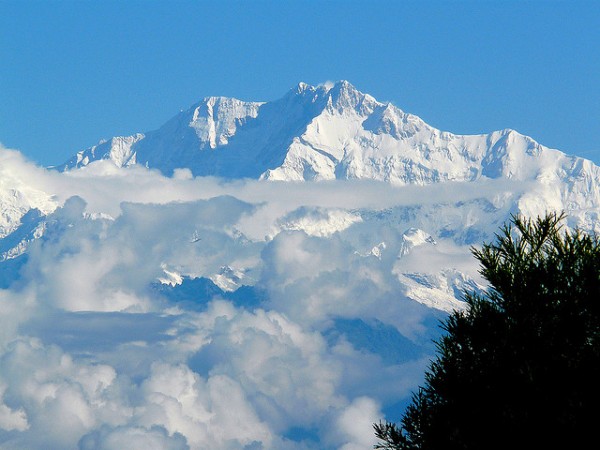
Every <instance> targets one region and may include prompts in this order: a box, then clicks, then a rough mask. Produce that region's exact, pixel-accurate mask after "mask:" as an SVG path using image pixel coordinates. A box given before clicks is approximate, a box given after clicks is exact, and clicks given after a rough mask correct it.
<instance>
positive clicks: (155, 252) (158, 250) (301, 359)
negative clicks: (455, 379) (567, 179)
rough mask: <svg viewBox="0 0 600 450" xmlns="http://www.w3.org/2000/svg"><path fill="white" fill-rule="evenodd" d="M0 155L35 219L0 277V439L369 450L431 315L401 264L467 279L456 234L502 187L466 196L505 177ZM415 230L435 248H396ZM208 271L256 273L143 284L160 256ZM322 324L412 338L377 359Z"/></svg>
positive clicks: (413, 378) (186, 270)
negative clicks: (166, 290) (168, 287)
mask: <svg viewBox="0 0 600 450" xmlns="http://www.w3.org/2000/svg"><path fill="white" fill-rule="evenodd" d="M0 158H2V163H3V164H4V166H1V167H0V171H2V173H5V174H7V178H5V180H9V178H8V174H10V183H12V186H14V189H22V190H23V192H25V193H26V194H27V195H26V201H25V202H24V203H23V204H22V205H21V206H23V205H24V206H23V209H24V210H26V209H27V208H29V207H32V206H35V205H36V202H37V203H39V204H40V205H42V206H43V205H45V207H46V210H45V212H47V213H48V214H49V215H48V217H47V223H46V231H45V235H44V237H43V238H42V239H39V240H37V241H36V242H34V243H31V244H27V245H28V246H29V247H28V252H27V255H26V257H23V258H22V259H21V260H19V263H18V265H16V266H15V267H17V269H15V274H18V276H17V275H15V276H16V280H15V282H14V283H13V284H11V285H10V289H4V290H0V367H2V370H1V371H0V447H6V448H31V449H38V448H39V449H41V448H49V447H52V448H77V447H78V446H79V448H82V449H88V448H100V449H117V448H142V447H143V448H144V449H147V448H148V449H152V448H166V449H183V448H188V447H189V448H191V449H200V448H208V447H210V448H224V449H229V448H231V449H234V448H244V447H245V446H248V448H273V449H275V448H276V449H280V448H284V449H285V448H289V449H300V448H346V449H352V448H359V447H361V446H362V448H368V447H369V446H371V445H372V443H373V435H372V430H371V425H370V424H371V423H372V422H373V421H377V420H378V419H379V418H381V417H383V412H384V411H385V409H386V407H389V406H390V405H393V404H395V403H397V402H399V401H401V400H403V399H406V398H407V397H408V396H409V395H410V390H411V388H413V387H414V386H415V384H416V383H418V382H420V381H421V376H422V370H423V368H424V367H425V366H426V362H427V354H428V353H427V352H428V351H430V349H428V347H427V346H428V345H429V340H430V335H431V328H430V327H431V325H430V323H433V324H434V326H435V323H436V322H435V319H437V318H438V317H440V315H441V313H439V312H437V311H433V310H431V309H429V308H427V307H425V306H423V305H420V304H418V303H417V302H414V301H411V300H409V299H408V298H407V295H405V294H406V292H405V288H406V286H403V285H402V284H401V283H400V281H399V279H400V276H399V274H401V273H403V271H405V270H409V269H410V270H413V271H425V272H427V271H433V272H436V271H438V270H441V269H443V268H445V267H446V264H447V263H448V261H449V260H451V261H452V264H451V265H452V267H455V268H457V269H459V270H462V271H465V272H466V273H472V272H474V270H475V267H474V266H473V265H472V263H470V262H469V261H470V256H469V252H468V246H465V245H462V244H463V242H466V241H467V240H468V238H469V236H472V234H469V233H481V235H485V233H488V232H489V231H490V229H491V228H492V227H490V228H489V229H488V228H486V227H484V226H483V225H482V226H479V225H478V223H479V222H478V220H480V222H481V223H484V222H485V223H487V222H486V221H485V220H483V219H481V217H482V216H481V215H482V214H483V215H485V214H490V215H492V216H493V217H494V219H495V220H496V219H498V218H500V217H502V214H504V213H505V212H506V211H508V210H509V209H510V208H511V205H512V203H511V202H512V201H513V200H514V199H515V198H517V197H518V193H515V194H514V195H512V196H511V195H509V196H506V197H503V198H504V199H505V202H504V203H502V202H501V203H502V204H501V205H499V209H498V210H493V208H491V209H490V211H492V212H487V211H484V210H483V209H482V208H481V205H480V204H478V203H477V202H476V201H475V199H478V198H489V199H490V201H492V200H493V199H494V198H495V196H497V193H498V191H499V190H500V191H501V190H502V189H504V188H505V187H506V186H507V185H506V184H503V183H502V182H491V181H489V182H488V181H484V182H482V183H480V184H479V185H478V188H479V189H477V190H474V189H473V187H472V186H468V187H467V186H464V185H459V184H457V185H452V188H451V189H450V188H449V186H451V185H446V186H444V187H439V186H430V187H420V188H415V187H404V188H399V187H390V186H389V185H383V184H378V183H357V182H347V183H344V182H340V183H305V184H294V183H285V184H283V183H268V182H257V181H248V180H243V181H234V182H229V181H224V180H218V179H212V178H192V177H190V174H189V173H188V172H187V171H185V170H181V171H178V172H177V174H176V176H175V177H174V178H172V179H169V178H165V177H163V176H162V175H160V174H159V173H157V172H153V171H149V170H146V169H143V168H139V167H133V168H129V169H117V168H116V167H114V165H112V164H110V163H106V162H97V163H93V164H91V165H90V166H88V167H86V168H85V169H83V170H80V171H73V172H71V173H68V174H60V173H57V172H51V171H46V170H42V169H40V168H37V167H35V166H33V165H32V164H30V163H28V162H27V161H25V160H24V159H23V157H22V156H21V155H20V154H19V153H17V152H10V151H7V150H1V149H0ZM0 182H1V179H0ZM8 188H9V187H7V186H4V185H2V184H0V198H7V197H6V195H5V194H6V189H8ZM517 189H520V188H519V187H517ZM32 193H36V194H35V195H33V194H32ZM40 193H41V194H40ZM44 193H48V194H52V195H46V194H44ZM349 193H351V195H349ZM11 195H12V194H11ZM17 197H18V196H17ZM23 198H25V197H23ZM459 201H460V202H462V203H460V205H459V206H456V203H457V202H459ZM44 202H46V203H44ZM57 205H58V206H60V207H59V208H58V209H56V211H54V208H56V206H57ZM52 211H54V212H52ZM448 211H453V213H452V214H449V213H448ZM494 214H495V215H494ZM485 217H487V216H485ZM485 217H484V218H485ZM354 219H356V220H354ZM467 219H468V220H470V221H471V222H469V223H472V224H474V225H473V227H472V229H466V228H465V226H464V224H465V222H466V220H467ZM428 224H429V226H430V227H431V229H426V230H425V231H426V232H428V233H431V234H434V235H435V238H436V240H438V245H437V246H436V247H435V248H431V249H429V248H427V249H426V248H423V249H421V248H420V247H419V248H417V249H415V251H414V252H412V253H411V254H409V255H407V256H406V257H404V258H403V259H401V260H398V259H397V257H398V255H399V252H400V248H401V245H402V235H403V233H404V231H405V230H406V229H408V228H409V227H423V226H427V225H428ZM13 225H14V226H18V222H14V223H13ZM321 228H322V229H321ZM444 233H445V235H446V236H447V238H444V237H443V236H439V235H441V234H444ZM382 242H384V243H385V246H380V250H381V252H380V254H379V255H378V257H375V256H368V255H369V252H370V251H371V249H372V248H373V247H375V246H377V245H379V244H380V243H382ZM223 266H230V267H233V268H235V269H241V270H244V271H245V273H246V275H247V279H248V280H252V281H251V282H252V283H255V286H254V287H250V288H247V290H246V291H244V290H241V291H239V292H245V294H240V293H239V292H238V293H234V294H231V296H230V297H229V298H230V300H227V299H224V298H219V296H217V298H212V297H211V295H210V294H207V292H209V291H207V292H204V291H201V289H203V288H201V287H198V288H197V289H198V290H199V291H198V292H197V293H196V292H195V291H194V289H192V288H189V290H188V291H186V295H187V296H189V297H190V296H191V297H190V298H188V303H186V302H179V303H178V302H174V301H170V300H168V299H167V298H165V297H163V296H161V295H160V294H159V292H158V291H157V290H156V289H155V288H153V287H152V283H153V282H156V281H157V280H158V279H159V278H160V277H164V270H165V268H167V270H169V271H171V272H173V273H174V274H177V276H178V277H181V279H182V280H183V283H184V284H185V283H186V280H187V278H186V277H205V278H209V277H211V276H214V274H216V273H219V271H220V270H221V267H223ZM1 267H3V266H0V270H2V269H1ZM436 273H437V272H436ZM198 286H200V285H198ZM178 292H181V291H178ZM227 295H230V294H227ZM235 295H239V296H242V295H247V296H249V297H252V296H254V297H252V298H253V301H254V303H252V302H249V303H248V302H247V303H245V302H244V298H241V299H240V298H239V297H235ZM221 296H226V294H221ZM340 320H348V321H352V320H358V321H360V323H361V324H362V325H361V326H362V327H363V328H360V330H363V329H367V330H372V334H371V336H375V337H377V336H380V334H377V330H376V329H375V328H369V327H374V325H373V324H374V323H381V324H382V325H381V326H385V327H388V328H386V330H387V331H386V332H388V334H390V335H394V336H396V337H397V340H398V341H401V340H402V339H404V340H405V341H406V346H407V348H408V347H410V346H414V347H415V348H417V349H418V350H419V351H415V352H414V353H413V354H410V355H407V356H406V357H404V358H396V360H394V359H393V358H391V357H386V352H388V353H389V352H390V350H393V349H389V348H386V345H387V344H386V343H382V346H381V348H378V347H377V346H376V345H367V344H368V342H366V340H367V339H366V338H365V339H362V340H360V339H353V337H352V336H348V334H351V332H352V329H349V330H350V331H348V330H347V331H346V332H345V333H346V334H344V333H340V332H338V331H336V330H337V329H336V327H338V323H339V321H340ZM376 321H379V322H376ZM349 323H354V322H349ZM365 327H366V328H365ZM357 330H358V328H357ZM373 330H374V331H373ZM363 331H364V330H363ZM361 332H362V331H361ZM405 341H402V342H405ZM392 344H393V345H395V344H394V343H391V344H389V345H392ZM411 348H412V347H411ZM136 446H137V447H136Z"/></svg>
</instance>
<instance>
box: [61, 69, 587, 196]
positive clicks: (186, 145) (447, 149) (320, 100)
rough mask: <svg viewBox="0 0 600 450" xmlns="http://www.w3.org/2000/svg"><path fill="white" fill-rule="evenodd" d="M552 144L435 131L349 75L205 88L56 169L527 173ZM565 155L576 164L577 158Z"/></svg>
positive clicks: (394, 176) (355, 175)
mask: <svg viewBox="0 0 600 450" xmlns="http://www.w3.org/2000/svg"><path fill="white" fill-rule="evenodd" d="M554 151H556V152H558V151H557V150H551V149H549V148H547V147H544V146H543V145H541V144H539V143H537V142H536V141H535V140H533V139H532V138H530V137H528V136H524V135H522V134H520V133H518V132H516V131H515V130H511V129H504V130H501V131H494V132H491V133H488V134H480V135H458V134H453V133H450V132H447V131H441V130H438V129H436V128H434V127H432V126H430V125H428V124H427V123H425V122H424V121H423V120H422V119H421V118H419V117H418V116H415V115H413V114H410V113H405V112H404V111H402V110H401V109H400V108H398V107H396V106H394V105H393V104H392V103H389V102H388V103H382V102H378V101H377V100H376V99H375V98H373V97H372V96H370V95H369V94H364V93H362V92H360V91H358V90H357V89H356V88H355V87H354V86H353V85H352V84H350V83H349V82H347V81H339V82H337V83H335V84H334V85H332V86H331V85H318V86H311V85H308V84H306V83H302V82H301V83H299V84H298V85H297V86H296V87H295V88H292V89H290V90H289V91H288V93H287V94H286V95H284V96H283V97H282V98H280V99H278V100H275V101H271V102H247V101H242V100H237V99H234V98H227V97H205V98H204V99H203V100H202V101H200V102H198V103H195V104H194V105H192V106H191V107H190V108H188V109H187V110H185V111H182V112H180V113H179V114H177V115H176V116H174V117H173V118H172V119H170V120H169V121H167V122H166V123H165V124H164V125H163V126H162V127H160V128H159V129H157V130H154V131H150V132H147V133H144V134H142V133H137V134H134V135H132V136H122V137H114V138H112V139H110V140H107V141H104V142H101V143H100V144H98V145H96V146H92V147H90V148H88V149H85V150H82V151H80V152H78V153H77V154H76V155H74V156H73V157H72V158H71V159H70V160H68V161H67V162H65V163H64V164H62V165H61V166H58V168H59V169H60V170H72V169H75V168H79V167H83V166H86V165H87V164H89V163H90V162H93V161H95V160H98V159H110V160H111V161H113V162H114V163H115V165H117V166H119V167H123V166H128V165H131V164H142V165H145V166H147V167H150V168H155V169H158V170H160V171H161V172H162V173H164V174H165V175H172V173H173V171H174V170H175V169H177V168H189V169H190V170H191V171H192V173H193V174H194V175H195V176H203V175H215V176H220V177H224V178H260V179H268V180H281V181H309V180H333V179H373V180H379V181H385V182H390V183H393V184H429V183H433V182H439V181H471V180H474V179H477V178H479V177H481V176H486V177H489V178H497V177H507V178H511V177H514V176H516V177H518V178H520V179H522V176H520V175H521V172H522V171H523V170H524V169H528V168H529V166H531V165H533V166H535V163H529V161H532V158H536V157H539V156H541V155H542V154H543V153H546V152H554ZM561 155H562V153H561ZM557 156H558V154H557ZM565 157H566V158H567V159H568V160H569V161H572V162H573V164H572V165H574V163H575V161H576V159H577V158H576V157H569V156H566V155H565ZM523 159H528V163H527V164H525V165H523V164H522V163H523ZM563 165H564V164H563ZM566 170H568V167H567V168H566ZM523 175H530V174H523ZM535 175H537V174H535Z"/></svg>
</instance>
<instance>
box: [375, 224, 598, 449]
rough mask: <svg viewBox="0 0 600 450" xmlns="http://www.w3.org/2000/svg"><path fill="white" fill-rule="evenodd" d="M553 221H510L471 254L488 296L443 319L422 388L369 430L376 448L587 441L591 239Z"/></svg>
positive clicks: (594, 417)
mask: <svg viewBox="0 0 600 450" xmlns="http://www.w3.org/2000/svg"><path fill="white" fill-rule="evenodd" d="M562 218H563V217H562V216H557V215H556V214H552V215H548V216H546V217H544V218H538V219H537V220H534V221H531V220H525V219H523V218H521V217H513V219H512V221H511V223H509V224H507V225H505V226H504V227H503V228H502V229H501V232H500V234H498V235H497V236H496V241H495V242H494V243H491V244H485V245H484V246H483V248H482V249H481V250H473V253H474V255H475V257H476V258H477V259H478V260H479V262H480V264H481V269H480V272H481V274H482V275H483V276H484V277H485V279H486V280H487V281H488V282H489V284H490V289H489V290H488V291H487V292H486V293H485V294H483V295H479V294H476V293H472V292H471V293H466V294H465V300H466V302H467V303H468V309H466V310H465V311H461V312H458V311H457V312H454V313H452V314H451V315H450V316H449V318H448V319H447V320H446V321H445V323H444V324H443V329H444V331H445V334H444V336H443V337H442V338H441V339H440V340H439V341H438V342H437V357H436V359H435V360H434V361H433V362H432V363H431V365H430V367H429V369H428V371H427V372H426V374H425V382H424V386H423V387H421V388H420V389H419V391H418V392H417V393H416V394H415V395H414V396H413V399H412V402H411V404H410V405H409V406H408V408H407V409H406V411H405V414H404V416H403V418H402V420H401V423H400V424H399V425H396V424H393V423H379V424H375V425H374V427H375V433H376V435H377V437H378V438H379V439H380V443H379V444H377V445H376V446H375V448H379V449H423V450H429V449H447V450H451V449H477V450H486V449H496V448H497V449H500V448H502V449H516V448H528V449H553V448H563V449H576V448H577V449H578V448H591V446H595V445H597V444H593V442H597V432H598V421H599V419H600V413H599V411H600V409H599V408H600V404H599V392H600V389H599V383H600V320H599V309H600V308H599V307H600V243H599V240H598V238H597V237H595V236H590V235H587V234H584V233H581V232H579V231H575V232H567V231H564V230H561V226H560V222H561V220H562ZM590 443H592V444H590Z"/></svg>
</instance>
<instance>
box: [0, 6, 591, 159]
mask: <svg viewBox="0 0 600 450" xmlns="http://www.w3.org/2000/svg"><path fill="white" fill-rule="evenodd" d="M339 79H347V80H349V81H350V82H351V83H353V84H354V85H355V86H356V87H357V88H358V89H360V90H361V91H363V92H368V93H370V94H372V95H373V96H374V97H375V98H377V99H378V100H382V101H384V100H385V101H392V102H393V103H394V104H396V105H397V106H399V107H400V108H402V109H403V110H405V111H407V112H412V113H415V114H417V115H419V116H421V117H422V118H423V119H424V120H425V121H426V122H428V123H430V124H431V125H433V126H436V127H438V128H441V129H443V130H448V131H452V132H455V133H483V132H489V131H492V130H496V129H503V128H514V129H516V130H518V131H520V132H521V133H524V134H527V135H529V136H532V137H533V138H534V139H536V140H537V141H539V142H540V143H542V144H544V145H547V146H549V147H554V148H559V149H561V150H563V151H565V152H567V153H574V154H578V155H581V156H585V157H588V158H590V159H593V160H594V161H596V162H600V142H599V140H598V134H599V131H600V1H589V2H585V1H577V0H574V1H573V0H572V1H562V2H559V1H541V0H540V1H529V2H524V1H500V0H498V1H495V2H492V1H474V2H464V1H419V2H401V1H376V0H375V1H374V0H370V1H360V2H359V1H321V2H317V1H214V2H198V1H194V2H191V1H175V2H166V1H164V2H161V1H120V2H111V1H98V2H95V1H94V2H92V1H60V2H59V1H27V0H19V1H17V0H0V142H2V143H3V144H4V145H6V146H8V147H11V148H18V149H20V150H21V151H22V152H23V153H25V154H26V155H27V156H28V157H30V158H31V159H33V160H35V161H37V162H39V163H41V164H45V165H47V164H57V163H60V162H63V161H64V160H65V159H67V158H68V157H69V156H70V155H71V154H73V153H74V152H75V151H77V150H80V149H82V148H85V147H88V146H90V145H93V144H95V143H96V142H97V141H98V140H99V139H101V138H108V137H111V136H114V135H126V134H131V133H134V132H144V131H148V130H152V129H156V128H158V127H159V126H160V125H161V124H162V123H164V122H165V121H166V120H167V119H169V118H170V117H172V116H173V115H175V114H176V113H177V112H178V111H179V110H180V109H184V108H187V107H189V106H190V105H191V104H192V103H194V102H196V101H198V100H200V99H201V98H203V97H205V96H209V95H224V96H234V97H237V98H241V99H244V100H262V101H266V100H274V99H277V98H279V97H281V96H283V95H284V94H285V93H286V92H287V90H288V89H290V88H291V87H292V86H294V85H295V84H296V83H298V82H299V81H305V82H308V83H311V84H316V83H320V82H324V81H326V80H339Z"/></svg>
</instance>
